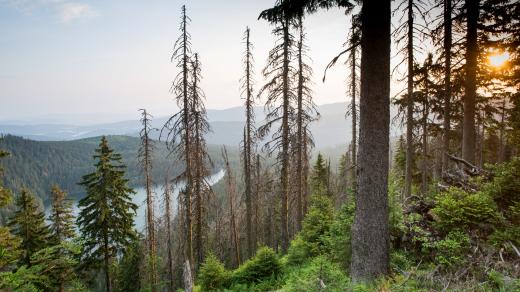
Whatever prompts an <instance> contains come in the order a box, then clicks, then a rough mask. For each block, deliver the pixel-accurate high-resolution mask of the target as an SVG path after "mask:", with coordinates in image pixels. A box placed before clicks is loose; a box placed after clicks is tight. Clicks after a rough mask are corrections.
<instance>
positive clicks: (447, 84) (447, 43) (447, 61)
mask: <svg viewBox="0 0 520 292" xmlns="http://www.w3.org/2000/svg"><path fill="white" fill-rule="evenodd" d="M451 12H452V7H451V0H444V120H443V135H442V163H441V165H442V166H441V169H442V173H444V172H445V171H446V170H447V168H448V163H449V162H448V161H449V160H448V152H449V150H450V127H451V125H450V123H451V41H452V40H451Z"/></svg>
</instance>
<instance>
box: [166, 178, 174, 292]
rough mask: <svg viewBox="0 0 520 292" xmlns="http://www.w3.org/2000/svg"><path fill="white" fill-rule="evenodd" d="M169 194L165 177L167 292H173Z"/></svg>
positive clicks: (167, 180) (168, 184)
mask: <svg viewBox="0 0 520 292" xmlns="http://www.w3.org/2000/svg"><path fill="white" fill-rule="evenodd" d="M170 196H171V194H170V181H169V177H168V176H166V178H165V179H164V208H165V212H164V214H165V217H166V249H167V253H168V275H169V278H170V279H169V281H168V282H169V283H168V291H169V292H173V291H175V286H174V283H173V279H174V278H175V275H174V266H173V248H172V234H171V232H172V228H171V221H172V218H171V203H170V202H171V201H170V200H171V197H170Z"/></svg>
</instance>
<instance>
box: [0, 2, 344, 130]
mask: <svg viewBox="0 0 520 292" xmlns="http://www.w3.org/2000/svg"><path fill="white" fill-rule="evenodd" d="M183 4H185V5H186V7H187V13H188V15H189V16H190V18H191V19H192V22H191V23H190V25H189V31H190V33H191V36H192V49H193V51H194V52H198V53H199V56H200V60H201V62H202V75H203V80H202V84H201V85H202V88H203V90H204V91H205V93H206V97H207V100H206V106H207V108H210V109H224V108H229V107H233V106H239V105H241V104H242V103H243V100H241V98H240V92H239V79H240V77H241V76H242V75H243V68H242V63H241V60H242V54H243V51H244V44H243V42H242V37H243V33H244V30H245V28H246V26H249V27H250V28H251V40H252V42H253V44H254V51H253V53H254V56H255V71H256V74H255V76H256V78H255V79H256V89H258V88H259V87H260V86H261V85H262V84H263V82H264V80H263V79H262V77H261V74H260V73H261V72H260V71H261V69H262V68H263V67H264V66H265V63H266V60H267V54H268V51H269V49H270V48H271V47H272V46H273V44H274V39H273V37H272V35H271V30H272V28H273V27H272V26H271V25H270V24H268V23H267V22H266V21H263V20H257V18H258V15H259V13H260V12H261V11H262V10H263V9H266V8H269V7H272V6H273V4H274V0H228V1H214V0H191V1H177V0H168V1H163V0H151V1H130V0H111V1H104V0H91V1H81V0H0V101H1V103H0V121H4V122H5V121H13V120H17V121H34V120H41V121H53V122H75V121H76V122H77V123H81V122H84V121H87V120H89V122H92V120H94V121H99V122H107V121H118V120H122V119H135V118H136V117H138V112H137V110H138V109H141V108H146V109H147V110H148V111H149V112H151V113H152V114H153V115H155V116H165V115H171V114H172V113H174V112H176V111H177V107H176V104H175V102H174V100H173V96H172V94H171V93H170V92H169V89H170V86H171V82H172V80H173V77H174V76H175V74H176V73H177V72H178V71H177V68H175V65H174V64H173V63H171V62H170V57H171V53H172V50H173V44H174V41H175V39H176V38H177V37H178V35H179V30H178V28H179V22H180V9H181V6H182V5H183ZM350 19H351V16H346V15H345V13H344V10H342V9H339V8H337V9H331V10H329V11H320V12H318V13H316V14H313V15H309V16H307V17H306V19H305V26H306V32H307V39H308V41H307V44H308V46H309V48H310V52H309V56H310V58H311V60H312V62H311V65H312V67H313V68H314V86H313V89H314V93H315V94H314V98H315V102H316V103H317V104H326V103H333V102H341V101H346V100H347V97H346V94H345V93H346V91H347V88H346V79H347V77H348V73H347V68H346V66H345V65H343V64H342V63H341V64H338V65H336V67H334V68H333V70H331V71H329V73H328V74H327V81H326V83H323V82H322V81H321V78H322V76H323V70H324V68H325V66H326V65H327V64H328V62H329V61H330V60H331V59H332V58H333V57H334V56H335V55H337V53H339V52H340V51H342V50H343V43H344V42H345V40H346V38H347V34H348V30H349V28H350ZM343 61H344V59H343Z"/></svg>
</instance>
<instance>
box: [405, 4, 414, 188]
mask: <svg viewBox="0 0 520 292" xmlns="http://www.w3.org/2000/svg"><path fill="white" fill-rule="evenodd" d="M407 10H408V35H407V36H408V44H407V47H406V51H407V58H408V82H407V83H408V90H407V95H408V97H407V101H406V167H405V176H404V180H405V182H404V195H405V197H409V196H410V195H411V193H412V171H413V160H414V157H413V156H414V154H413V152H414V151H413V107H414V96H413V95H414V94H413V75H414V72H413V0H408V8H407Z"/></svg>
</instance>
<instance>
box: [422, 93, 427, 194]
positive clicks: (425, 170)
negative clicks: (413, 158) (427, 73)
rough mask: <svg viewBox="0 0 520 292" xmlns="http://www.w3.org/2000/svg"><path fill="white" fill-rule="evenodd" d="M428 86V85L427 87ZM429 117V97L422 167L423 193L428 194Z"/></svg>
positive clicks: (424, 105) (424, 121) (424, 120)
mask: <svg viewBox="0 0 520 292" xmlns="http://www.w3.org/2000/svg"><path fill="white" fill-rule="evenodd" d="M426 86H428V85H426ZM425 91H426V94H428V88H426V90H425ZM428 115H429V105H428V96H426V97H425V101H424V104H423V116H422V161H421V163H422V165H421V168H422V169H421V193H422V194H426V193H427V192H428V163H427V162H428Z"/></svg>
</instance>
